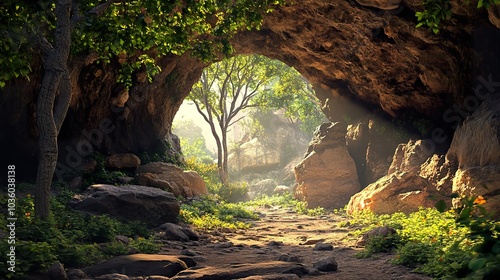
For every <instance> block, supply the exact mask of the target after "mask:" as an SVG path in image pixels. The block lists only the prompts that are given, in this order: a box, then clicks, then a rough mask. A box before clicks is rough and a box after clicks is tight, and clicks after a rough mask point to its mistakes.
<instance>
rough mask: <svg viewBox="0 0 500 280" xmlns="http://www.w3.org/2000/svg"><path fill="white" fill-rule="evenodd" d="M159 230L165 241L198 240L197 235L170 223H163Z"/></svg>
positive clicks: (188, 229)
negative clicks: (162, 233)
mask: <svg viewBox="0 0 500 280" xmlns="http://www.w3.org/2000/svg"><path fill="white" fill-rule="evenodd" d="M159 229H160V230H162V231H163V232H164V236H165V239H167V240H180V241H189V240H198V239H199V237H198V235H197V234H196V233H195V232H194V231H193V230H191V229H190V228H186V227H182V226H180V225H176V224H172V223H164V224H162V225H161V226H159Z"/></svg>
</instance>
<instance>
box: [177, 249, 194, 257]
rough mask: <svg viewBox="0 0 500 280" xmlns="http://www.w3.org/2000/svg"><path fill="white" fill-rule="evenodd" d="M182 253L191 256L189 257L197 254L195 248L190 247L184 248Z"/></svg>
mask: <svg viewBox="0 0 500 280" xmlns="http://www.w3.org/2000/svg"><path fill="white" fill-rule="evenodd" d="M181 255H184V256H189V257H194V256H196V255H197V253H196V252H195V251H193V250H190V249H184V250H182V251H181Z"/></svg>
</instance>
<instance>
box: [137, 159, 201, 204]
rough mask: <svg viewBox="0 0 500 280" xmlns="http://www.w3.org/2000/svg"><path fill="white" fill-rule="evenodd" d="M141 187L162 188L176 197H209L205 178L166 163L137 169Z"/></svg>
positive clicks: (152, 163)
mask: <svg viewBox="0 0 500 280" xmlns="http://www.w3.org/2000/svg"><path fill="white" fill-rule="evenodd" d="M137 173H138V174H139V175H138V182H139V184H141V185H146V186H150V187H155V188H160V189H162V190H167V191H169V192H172V193H173V194H174V195H175V196H183V197H186V198H190V197H198V196H202V195H207V194H208V191H207V186H206V184H205V181H203V178H201V176H200V175H199V174H198V173H196V172H195V171H184V170H182V169H181V168H180V167H178V166H176V165H173V164H170V163H164V162H151V163H148V164H145V165H142V166H139V168H137Z"/></svg>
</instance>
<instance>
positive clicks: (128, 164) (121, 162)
mask: <svg viewBox="0 0 500 280" xmlns="http://www.w3.org/2000/svg"><path fill="white" fill-rule="evenodd" d="M139 165H141V160H140V159H139V157H137V156H136V155H134V154H130V153H124V154H114V155H111V156H108V157H107V158H106V167H109V168H136V167H138V166H139Z"/></svg>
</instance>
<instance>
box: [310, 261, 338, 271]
mask: <svg viewBox="0 0 500 280" xmlns="http://www.w3.org/2000/svg"><path fill="white" fill-rule="evenodd" d="M313 267H314V268H315V269H317V270H319V271H325V272H326V271H337V268H338V264H337V261H336V260H335V258H334V257H326V258H322V259H321V260H319V261H318V262H316V263H314V265H313Z"/></svg>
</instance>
